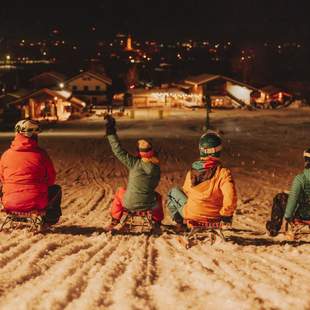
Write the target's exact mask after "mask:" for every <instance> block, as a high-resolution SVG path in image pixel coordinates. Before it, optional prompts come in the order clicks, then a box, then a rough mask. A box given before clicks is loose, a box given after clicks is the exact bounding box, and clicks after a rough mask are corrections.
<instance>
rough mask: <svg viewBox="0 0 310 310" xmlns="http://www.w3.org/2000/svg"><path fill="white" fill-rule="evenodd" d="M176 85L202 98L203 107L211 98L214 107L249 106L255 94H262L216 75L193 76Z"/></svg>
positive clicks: (249, 86)
mask: <svg viewBox="0 0 310 310" xmlns="http://www.w3.org/2000/svg"><path fill="white" fill-rule="evenodd" d="M175 85H176V86H178V87H179V88H180V89H184V90H185V91H186V92H187V93H192V94H195V95H196V96H198V97H200V99H201V100H200V102H201V106H203V105H204V100H205V98H206V97H209V98H210V100H211V105H212V106H213V107H241V106H248V105H251V104H252V102H253V99H254V97H253V94H257V93H259V92H260V90H259V89H258V88H256V87H255V86H252V85H249V84H246V83H243V82H240V81H237V80H234V79H231V78H229V77H226V76H222V75H214V74H201V75H197V76H191V77H188V78H186V79H185V80H183V81H182V82H181V83H175Z"/></svg>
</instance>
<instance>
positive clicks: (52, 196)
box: [43, 184, 62, 225]
mask: <svg viewBox="0 0 310 310" xmlns="http://www.w3.org/2000/svg"><path fill="white" fill-rule="evenodd" d="M61 197H62V192H61V187H60V186H59V185H56V184H55V185H52V186H50V187H49V188H48V204H47V208H46V213H45V216H44V217H43V221H44V223H46V224H50V225H53V224H56V223H57V222H58V221H59V218H60V217H61V215H62V213H61Z"/></svg>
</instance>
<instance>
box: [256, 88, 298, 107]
mask: <svg viewBox="0 0 310 310" xmlns="http://www.w3.org/2000/svg"><path fill="white" fill-rule="evenodd" d="M292 98H293V95H292V94H290V93H289V92H286V91H283V90H282V89H280V88H278V87H275V86H273V85H268V86H265V87H263V88H261V97H260V98H258V99H257V101H258V102H263V103H266V102H267V103H270V102H275V103H276V104H280V105H283V104H286V103H287V102H291V100H292Z"/></svg>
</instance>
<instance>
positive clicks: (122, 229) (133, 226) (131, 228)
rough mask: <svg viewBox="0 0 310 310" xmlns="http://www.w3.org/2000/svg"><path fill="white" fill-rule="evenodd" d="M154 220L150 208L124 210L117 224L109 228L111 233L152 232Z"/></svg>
mask: <svg viewBox="0 0 310 310" xmlns="http://www.w3.org/2000/svg"><path fill="white" fill-rule="evenodd" d="M154 228H155V227H154V222H153V218H152V211H151V210H144V211H130V210H124V212H123V215H122V217H121V220H120V222H119V224H117V225H116V226H114V227H113V228H112V230H111V233H112V234H128V233H129V234H139V233H153V232H154Z"/></svg>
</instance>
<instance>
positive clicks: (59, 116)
mask: <svg viewBox="0 0 310 310" xmlns="http://www.w3.org/2000/svg"><path fill="white" fill-rule="evenodd" d="M10 105H13V106H15V107H17V108H18V109H20V111H21V118H28V117H30V118H32V119H36V120H46V121H65V120H68V119H69V118H72V117H79V116H81V115H82V113H83V111H84V108H85V107H86V103H85V102H83V101H82V100H80V99H78V98H76V97H74V96H72V93H71V92H69V91H66V90H52V89H48V88H42V89H40V90H37V91H35V92H32V93H29V94H28V95H25V96H23V97H21V98H19V99H17V100H15V101H12V102H10Z"/></svg>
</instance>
